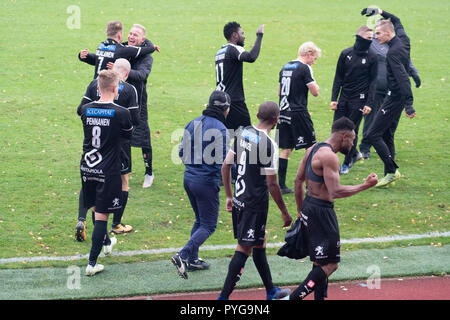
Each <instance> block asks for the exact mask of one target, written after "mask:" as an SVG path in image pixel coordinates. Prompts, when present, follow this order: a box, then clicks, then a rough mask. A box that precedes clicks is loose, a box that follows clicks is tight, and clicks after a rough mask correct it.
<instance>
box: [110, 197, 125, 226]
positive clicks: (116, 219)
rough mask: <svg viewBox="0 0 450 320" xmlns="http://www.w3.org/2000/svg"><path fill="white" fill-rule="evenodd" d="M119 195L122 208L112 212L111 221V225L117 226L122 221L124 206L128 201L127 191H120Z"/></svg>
mask: <svg viewBox="0 0 450 320" xmlns="http://www.w3.org/2000/svg"><path fill="white" fill-rule="evenodd" d="M121 197H122V201H121V202H122V208H121V209H120V210H117V211H115V212H114V217H113V222H112V226H113V227H115V226H117V225H118V224H120V223H121V221H122V216H123V213H124V211H125V207H126V206H127V202H128V191H122V194H121Z"/></svg>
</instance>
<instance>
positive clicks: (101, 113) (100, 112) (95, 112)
mask: <svg viewBox="0 0 450 320" xmlns="http://www.w3.org/2000/svg"><path fill="white" fill-rule="evenodd" d="M114 111H115V110H113V109H97V108H87V109H86V115H87V116H96V117H108V118H112V117H114Z"/></svg>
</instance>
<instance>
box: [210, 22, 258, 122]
mask: <svg viewBox="0 0 450 320" xmlns="http://www.w3.org/2000/svg"><path fill="white" fill-rule="evenodd" d="M263 32H264V25H261V26H260V27H259V28H258V31H257V33H256V41H255V44H254V45H253V48H252V49H251V50H250V51H245V49H244V41H245V36H244V31H243V30H242V28H241V26H240V24H239V23H237V22H229V23H227V24H226V25H225V27H224V28H223V35H224V36H225V39H227V41H228V43H227V44H226V45H224V46H222V47H221V48H220V50H219V51H217V53H216V57H215V66H216V90H219V91H225V92H226V93H228V95H229V96H230V98H231V106H230V113H229V114H228V117H227V121H226V123H225V125H226V127H227V128H228V129H234V130H237V129H238V128H239V127H246V126H249V125H250V124H251V120H250V114H249V113H248V109H247V105H246V104H245V95H244V86H243V84H242V71H243V62H250V63H253V62H255V61H256V59H257V58H258V55H259V51H260V49H261V41H262V37H263Z"/></svg>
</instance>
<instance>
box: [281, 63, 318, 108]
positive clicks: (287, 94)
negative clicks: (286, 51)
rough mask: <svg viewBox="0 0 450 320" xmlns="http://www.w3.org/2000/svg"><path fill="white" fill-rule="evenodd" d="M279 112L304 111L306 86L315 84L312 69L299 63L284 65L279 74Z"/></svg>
mask: <svg viewBox="0 0 450 320" xmlns="http://www.w3.org/2000/svg"><path fill="white" fill-rule="evenodd" d="M278 82H279V86H280V103H279V105H280V111H305V110H307V106H308V92H309V89H308V86H307V85H308V84H310V83H312V82H315V80H314V76H313V71H312V68H311V67H310V66H309V65H307V64H305V63H302V62H300V61H297V60H296V61H290V62H288V63H286V64H285V65H284V66H283V68H282V69H281V71H280V73H279V80H278Z"/></svg>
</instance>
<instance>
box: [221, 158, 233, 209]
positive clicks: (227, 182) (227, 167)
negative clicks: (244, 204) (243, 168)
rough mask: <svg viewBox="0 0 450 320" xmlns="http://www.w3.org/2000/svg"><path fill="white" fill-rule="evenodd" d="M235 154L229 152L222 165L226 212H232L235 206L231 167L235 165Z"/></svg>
mask: <svg viewBox="0 0 450 320" xmlns="http://www.w3.org/2000/svg"><path fill="white" fill-rule="evenodd" d="M234 157H235V154H234V152H233V151H231V150H230V151H228V154H227V156H226V158H225V161H224V162H223V164H222V182H223V187H224V189H225V195H226V210H227V211H228V212H231V210H232V205H233V202H232V201H233V191H232V189H231V167H232V166H233V164H234Z"/></svg>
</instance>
